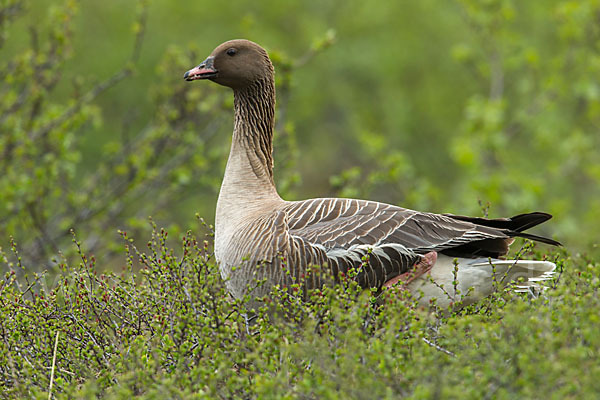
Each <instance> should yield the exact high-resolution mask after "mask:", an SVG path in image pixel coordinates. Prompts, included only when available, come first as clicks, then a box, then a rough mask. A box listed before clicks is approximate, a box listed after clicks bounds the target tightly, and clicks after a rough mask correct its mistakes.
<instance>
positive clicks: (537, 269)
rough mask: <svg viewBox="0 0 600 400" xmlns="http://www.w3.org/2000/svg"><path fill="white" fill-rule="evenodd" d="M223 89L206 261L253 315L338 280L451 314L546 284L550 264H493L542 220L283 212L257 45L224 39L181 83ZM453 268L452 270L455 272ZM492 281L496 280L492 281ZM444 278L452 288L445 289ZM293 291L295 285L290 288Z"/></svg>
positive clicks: (369, 205) (350, 210) (294, 205)
mask: <svg viewBox="0 0 600 400" xmlns="http://www.w3.org/2000/svg"><path fill="white" fill-rule="evenodd" d="M184 79H185V80H187V81H195V80H210V81H213V82H215V83H217V84H219V85H223V86H226V87H229V88H231V89H233V96H234V115H235V117H234V128H233V137H232V141H231V149H230V153H229V158H228V160H227V166H226V168H225V174H224V177H223V181H222V185H221V189H220V192H219V196H218V200H217V208H216V217H215V244H214V246H215V247H214V252H215V258H216V261H217V263H218V265H219V271H220V273H221V275H222V277H223V279H224V280H225V282H226V285H227V289H228V291H229V292H230V293H231V294H232V295H233V296H234V297H235V298H238V299H239V298H243V297H244V296H246V295H249V296H248V297H249V298H250V299H251V300H250V301H251V305H250V306H249V307H258V306H260V304H261V302H260V301H261V299H262V298H264V296H265V295H268V293H269V292H270V291H271V290H272V288H273V287H274V286H275V285H279V286H280V287H281V288H288V290H291V288H292V287H293V286H292V285H293V284H294V283H296V282H302V284H303V285H304V289H316V288H320V287H322V286H323V285H325V284H328V282H331V279H329V280H327V279H325V278H324V274H319V273H316V272H314V271H315V270H314V266H322V268H326V269H327V271H328V272H329V273H330V274H329V276H330V277H334V280H336V281H337V280H340V279H343V278H344V277H345V279H348V278H347V276H348V274H349V271H354V273H353V274H351V276H352V279H355V280H356V282H357V283H358V284H359V285H360V286H361V287H364V288H377V289H382V288H384V287H390V286H393V285H397V284H400V285H402V286H403V288H404V289H406V290H409V291H411V292H414V293H419V295H420V299H419V302H420V303H421V304H423V305H426V304H428V303H429V302H430V301H431V300H432V299H436V301H437V302H438V304H439V305H440V306H448V305H451V304H452V303H453V301H455V296H456V295H458V291H460V293H462V294H463V295H465V294H466V295H467V296H466V297H464V298H463V299H462V302H463V304H470V303H472V302H475V301H477V300H479V299H481V298H482V297H485V296H488V295H489V294H490V293H491V292H492V291H493V290H494V287H497V285H496V286H495V284H494V282H496V281H497V282H500V281H502V280H503V281H504V282H506V283H507V282H509V281H512V280H516V279H517V278H519V277H523V278H524V279H525V281H526V282H534V281H536V280H543V279H548V277H549V276H551V274H552V271H553V270H554V268H555V264H553V263H552V262H550V261H529V260H505V259H503V257H504V256H505V255H506V254H507V252H508V249H509V246H510V244H511V243H512V242H513V241H514V240H515V238H516V237H521V238H527V239H531V240H534V241H539V242H542V243H547V244H550V245H555V246H559V245H560V243H559V242H557V241H555V240H553V239H549V238H546V237H541V236H537V235H534V234H530V233H526V232H525V230H527V229H529V228H532V227H534V226H536V225H538V224H541V223H543V222H545V221H547V220H548V219H550V218H551V217H552V216H551V215H550V214H547V213H543V212H532V213H527V214H520V215H517V216H514V217H512V218H500V219H487V218H479V217H468V216H460V215H452V214H435V213H429V212H419V211H414V210H410V209H406V208H402V207H398V206H395V205H391V204H385V203H379V202H375V201H369V200H355V199H344V198H317V199H309V200H303V201H285V200H283V199H282V198H281V197H280V196H279V194H278V193H277V189H276V188H275V184H274V181H273V156H272V147H273V130H274V118H275V82H274V68H273V64H272V63H271V60H270V59H269V56H268V54H267V52H266V51H265V50H264V49H263V48H262V47H261V46H259V45H258V44H256V43H254V42H251V41H248V40H244V39H236V40H230V41H227V42H225V43H223V44H221V45H219V46H218V47H216V48H215V49H214V51H213V52H212V53H211V54H210V56H209V57H208V58H206V60H204V61H203V62H202V63H201V64H199V65H198V66H196V67H194V68H192V69H190V70H189V71H187V72H185V74H184ZM455 268H456V269H457V270H456V271H455ZM495 274H497V276H496V275H495ZM455 277H456V278H457V280H458V284H456V282H455V283H453V281H455ZM296 288H297V286H296Z"/></svg>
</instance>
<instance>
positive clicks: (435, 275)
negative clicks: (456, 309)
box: [407, 254, 556, 307]
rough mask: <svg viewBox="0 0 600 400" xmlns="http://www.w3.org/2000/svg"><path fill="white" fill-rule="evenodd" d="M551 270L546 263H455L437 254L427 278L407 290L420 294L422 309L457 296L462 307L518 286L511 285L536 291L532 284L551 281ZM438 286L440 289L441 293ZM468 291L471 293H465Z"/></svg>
mask: <svg viewBox="0 0 600 400" xmlns="http://www.w3.org/2000/svg"><path fill="white" fill-rule="evenodd" d="M454 260H457V261H458V271H457V274H456V277H457V282H458V283H457V285H456V289H457V292H459V293H458V294H457V293H455V291H454V289H455V285H454V284H453V281H454V277H455V276H454V269H455V262H454ZM555 268H556V265H555V264H554V263H552V262H550V261H534V260H496V259H492V260H490V259H483V258H480V259H467V258H458V259H456V258H453V257H448V256H444V255H441V254H440V255H439V256H438V259H437V261H436V263H435V265H434V266H433V268H432V269H431V271H430V272H429V274H424V275H422V276H420V277H419V278H417V279H415V280H414V281H412V282H411V283H409V284H408V285H407V288H408V289H409V290H410V291H411V292H412V293H414V294H415V295H417V296H419V295H420V293H421V292H422V293H423V296H422V297H421V298H420V300H419V304H420V305H423V306H427V305H428V304H429V303H430V300H431V299H433V298H435V299H437V304H438V305H439V306H441V307H448V306H450V304H451V303H456V302H457V301H459V300H460V297H461V295H464V296H465V297H464V298H463V299H462V304H463V305H469V304H472V303H474V302H476V301H478V300H481V299H482V298H484V297H487V296H489V295H490V294H492V293H493V291H494V290H495V288H498V287H500V288H501V287H505V286H506V285H508V284H509V283H511V282H518V283H516V284H515V291H518V292H527V291H531V290H532V289H534V288H535V287H536V282H541V281H545V280H548V279H550V278H552V275H553V273H554V270H555ZM494 269H495V272H494ZM520 278H523V279H520ZM432 281H433V282H432ZM495 282H496V283H495ZM440 286H443V290H442V289H441V288H440ZM470 288H472V290H471V291H470V292H469V289H470ZM467 293H468V296H467Z"/></svg>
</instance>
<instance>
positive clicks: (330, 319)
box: [0, 227, 600, 399]
mask: <svg viewBox="0 0 600 400" xmlns="http://www.w3.org/2000/svg"><path fill="white" fill-rule="evenodd" d="M121 237H122V240H123V242H124V248H125V253H126V254H125V260H124V262H123V271H122V272H119V273H115V272H104V273H102V272H101V271H102V269H100V268H99V267H98V266H97V261H96V259H95V257H94V256H93V255H90V254H86V253H85V252H84V250H83V249H82V248H81V244H80V243H79V242H78V241H77V240H76V239H73V241H74V248H75V250H76V252H77V253H78V254H79V257H80V262H79V263H76V264H69V263H67V262H66V261H64V260H63V261H61V262H60V268H61V271H62V272H61V273H60V274H59V275H57V276H56V278H55V279H50V277H49V276H47V275H46V274H44V273H33V274H29V273H27V268H26V267H25V266H22V265H21V264H20V263H19V262H18V257H19V255H18V245H17V244H16V243H14V242H13V249H12V252H11V254H5V253H2V255H1V259H2V261H3V262H4V264H5V267H6V268H7V270H8V272H7V273H6V275H5V277H4V279H3V281H2V283H1V284H0V317H1V321H2V324H1V330H0V342H1V343H2V347H1V349H2V350H1V351H0V385H1V387H2V393H3V397H4V398H22V397H35V398H42V397H46V396H47V393H48V390H49V385H50V376H51V374H52V371H54V382H53V388H52V394H53V395H54V396H56V397H57V398H63V397H64V398H71V397H76V398H82V397H83V398H94V397H96V396H103V397H106V398H130V397H141V398H156V397H170V398H194V397H196V398H319V399H323V398H339V397H340V396H342V397H348V398H397V397H398V396H405V397H413V398H431V397H435V396H440V397H442V398H473V399H475V398H482V397H485V396H490V397H494V398H515V397H519V398H539V397H546V396H548V397H552V396H554V397H556V398H565V397H566V398H584V397H586V396H588V395H591V394H593V393H597V390H598V389H599V388H598V382H597V379H595V376H597V374H598V373H600V364H599V363H598V362H597V349H598V348H599V346H600V343H599V339H598V335H597V334H596V328H597V324H598V316H597V312H596V310H597V309H598V306H599V304H598V302H599V300H598V298H599V297H598V290H599V288H600V279H599V278H598V276H599V275H600V265H598V264H594V263H592V262H589V261H585V260H584V259H581V258H577V259H576V260H575V261H571V260H570V259H568V258H567V259H564V258H561V259H560V260H559V267H560V269H561V273H560V274H558V275H557V279H556V281H555V282H554V283H551V284H550V288H549V289H548V290H546V291H544V292H542V293H541V294H540V295H539V297H537V298H528V297H527V296H524V295H521V294H517V293H514V292H511V291H501V292H499V293H496V294H495V295H494V296H492V297H490V298H489V299H486V300H484V301H482V302H481V303H479V304H477V305H475V306H472V307H470V308H469V309H466V310H462V311H460V312H454V313H451V314H448V313H447V312H443V310H437V309H435V308H431V309H428V310H426V309H420V308H418V307H417V306H416V301H415V299H413V298H412V296H410V295H409V294H408V293H406V292H403V291H401V290H399V289H393V290H386V291H384V292H382V293H375V292H373V293H371V292H368V291H367V292H363V291H361V290H359V289H358V288H357V286H356V285H355V284H354V283H353V281H351V280H350V281H348V282H346V283H342V284H341V285H337V286H335V287H329V288H325V289H323V290H322V291H320V292H316V293H313V295H312V301H311V302H304V301H302V300H301V299H300V298H299V297H297V296H295V295H294V293H296V292H294V291H290V292H287V291H277V290H276V291H275V292H274V294H273V295H272V297H271V299H272V302H273V304H277V305H279V308H280V310H285V312H284V313H283V314H282V313H279V314H274V315H271V316H269V315H268V314H267V313H266V308H264V309H263V310H262V312H261V313H259V315H258V316H257V317H256V318H255V320H254V321H253V323H251V324H247V322H246V316H245V311H244V303H245V300H242V301H236V300H233V299H232V298H231V297H230V296H229V295H228V294H227V292H226V290H225V286H224V283H223V281H222V280H221V277H220V274H219V272H218V268H217V267H216V266H215V264H214V261H213V256H212V253H211V245H210V238H207V240H203V239H201V238H198V237H196V236H195V235H194V234H192V233H191V232H188V233H186V234H185V235H184V236H183V237H181V238H180V240H181V246H180V247H179V249H178V250H175V249H173V248H171V247H169V245H168V244H167V238H168V233H167V231H166V230H164V229H160V230H159V229H157V228H156V227H154V228H153V234H152V237H151V240H150V241H149V242H148V243H147V249H145V250H143V251H142V250H141V249H139V248H138V246H137V244H136V242H134V241H133V240H132V239H130V238H129V236H128V235H127V234H126V233H125V232H122V233H121ZM564 266H567V268H565V269H564V271H563V267H564ZM18 271H21V272H22V273H23V274H24V275H23V277H22V278H17V275H18V273H17V272H18ZM558 278H559V279H558ZM57 334H58V341H57V350H56V353H55V354H54V350H53V349H54V344H55V340H56V338H57ZM53 356H55V357H56V363H55V367H54V369H52V360H53Z"/></svg>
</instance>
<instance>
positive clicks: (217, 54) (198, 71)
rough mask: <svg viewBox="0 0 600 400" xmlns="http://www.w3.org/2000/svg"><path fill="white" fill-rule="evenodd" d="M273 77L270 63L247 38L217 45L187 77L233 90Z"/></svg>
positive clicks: (185, 77)
mask: <svg viewBox="0 0 600 400" xmlns="http://www.w3.org/2000/svg"><path fill="white" fill-rule="evenodd" d="M272 77H273V64H271V60H270V59H269V55H268V54H267V52H266V51H265V49H263V48H262V47H260V46H259V45H257V44H256V43H254V42H251V41H249V40H244V39H236V40H230V41H228V42H225V43H223V44H221V45H219V46H218V47H217V48H216V49H214V50H213V52H212V53H211V54H210V56H209V57H208V58H207V59H206V60H204V61H203V62H202V63H201V64H200V65H198V66H197V67H195V68H192V69H190V70H189V71H187V72H186V73H185V74H184V75H183V78H184V79H185V80H187V81H195V80H198V79H210V80H211V81H213V82H216V83H218V84H219V85H223V86H228V87H230V88H232V89H234V90H238V89H243V88H245V87H248V86H250V85H251V84H253V83H254V82H256V81H259V80H262V79H265V78H268V79H272Z"/></svg>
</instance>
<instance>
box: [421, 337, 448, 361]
mask: <svg viewBox="0 0 600 400" xmlns="http://www.w3.org/2000/svg"><path fill="white" fill-rule="evenodd" d="M421 339H423V341H424V342H425V343H427V344H428V345H430V346H431V347H433V348H434V349H436V350H438V351H441V352H442V353H445V354H448V355H449V356H452V357H456V354H454V353H453V352H451V351H450V350H446V349H444V348H443V347H441V346H438V345H437V344H435V343H433V342H432V341H431V340H429V339H427V338H421Z"/></svg>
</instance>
